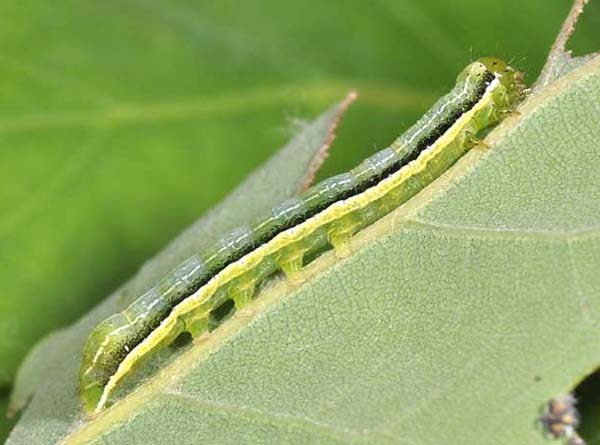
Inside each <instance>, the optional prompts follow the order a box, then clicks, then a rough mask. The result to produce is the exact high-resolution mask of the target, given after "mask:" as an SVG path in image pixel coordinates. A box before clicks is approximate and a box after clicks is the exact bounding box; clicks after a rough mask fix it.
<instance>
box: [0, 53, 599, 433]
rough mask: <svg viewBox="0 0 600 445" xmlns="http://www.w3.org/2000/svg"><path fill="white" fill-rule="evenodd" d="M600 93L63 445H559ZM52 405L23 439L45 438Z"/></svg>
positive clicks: (565, 98) (592, 200)
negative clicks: (559, 402)
mask: <svg viewBox="0 0 600 445" xmlns="http://www.w3.org/2000/svg"><path fill="white" fill-rule="evenodd" d="M599 91H600V58H596V59H593V60H592V61H590V62H588V63H586V64H584V65H583V66H581V67H579V68H577V69H575V70H573V71H571V72H570V73H569V74H567V75H566V76H564V77H563V78H561V79H559V80H558V81H556V82H554V83H553V84H551V85H549V86H548V87H546V88H545V89H543V90H542V91H540V92H539V93H538V94H536V95H534V96H532V97H530V98H529V99H528V100H527V101H526V103H524V104H523V106H522V107H521V109H520V110H519V111H520V116H513V117H510V118H507V119H506V120H505V121H504V123H503V124H502V125H501V126H500V127H498V128H497V129H496V130H495V131H494V132H492V133H491V134H490V135H489V137H488V138H487V139H486V142H487V143H488V144H489V145H490V146H491V148H490V149H489V150H480V149H476V150H473V151H471V152H470V153H469V154H468V155H467V156H465V157H464V158H463V159H462V160H461V161H459V163H458V164H457V165H456V166H455V167H453V168H452V169H451V170H450V171H449V172H448V173H447V174H445V175H444V176H443V177H442V178H440V180H438V181H436V182H435V183H434V184H433V185H432V186H430V187H428V188H427V189H426V190H425V191H424V193H421V194H420V195H418V197H416V198H415V199H413V200H411V201H410V202H409V203H407V205H405V206H402V207H401V208H400V209H398V210H397V211H396V212H394V213H393V214H391V215H390V216H389V217H386V218H384V219H383V220H381V221H380V222H378V223H376V224H374V225H373V226H371V227H370V228H369V229H367V230H365V231H364V232H362V233H361V234H359V235H358V236H357V237H356V238H355V240H354V241H353V251H354V253H353V255H351V256H350V257H348V258H346V259H344V260H341V261H338V260H336V259H335V256H334V255H333V254H330V253H328V254H325V255H323V256H322V257H320V258H318V259H317V260H316V261H314V262H313V263H311V264H310V265H309V266H308V268H307V272H308V274H309V276H310V278H309V279H308V280H307V281H306V282H305V283H304V284H303V285H301V286H298V287H292V286H291V285H290V284H289V283H287V282H286V281H283V280H275V281H274V282H273V283H272V284H271V285H270V286H269V287H268V288H267V289H265V290H264V291H263V292H261V294H260V296H259V297H258V298H257V299H256V300H255V301H254V302H253V304H252V305H251V306H250V307H249V308H248V310H247V311H243V312H242V313H238V314H236V315H235V316H234V317H233V318H232V319H231V320H229V321H227V322H226V323H225V324H224V325H223V326H221V327H220V328H219V329H217V330H216V331H215V332H214V333H212V334H211V336H210V337H209V339H208V340H202V341H198V342H197V343H196V344H194V345H193V346H191V347H189V348H188V349H186V350H184V351H183V352H182V353H180V354H179V355H177V356H175V357H172V360H167V361H166V362H165V365H164V366H162V367H161V369H160V370H159V371H158V372H156V373H154V374H152V375H151V376H150V377H149V378H148V379H147V380H146V381H145V382H144V383H143V384H142V385H140V386H139V387H138V388H137V389H136V390H135V391H134V392H132V393H130V394H129V395H128V396H126V397H124V398H123V399H121V400H120V401H119V402H117V403H116V404H115V405H114V406H113V407H112V408H110V409H109V410H107V411H106V412H104V413H103V414H101V415H100V416H98V417H97V418H95V419H92V420H90V421H88V422H86V423H83V424H81V423H77V422H76V425H75V424H74V425H72V428H74V429H73V431H72V432H71V433H70V434H68V435H67V436H66V437H63V436H61V437H63V442H62V443H65V444H76V443H86V444H89V443H98V444H100V443H102V444H112V443H115V444H117V443H118V444H126V443H136V441H140V440H142V438H144V437H149V435H150V437H152V438H153V440H154V441H155V443H171V442H177V443H194V442H195V441H197V440H202V441H207V442H213V443H224V442H245V443H261V442H276V443H307V442H308V443H382V444H384V443H419V444H439V443H447V444H452V443H456V444H463V443H479V442H481V441H482V440H484V441H485V442H486V443H490V444H506V443H528V444H536V443H540V444H543V443H546V442H545V439H544V438H543V436H542V435H541V432H540V431H539V430H537V429H536V428H535V421H536V419H537V418H538V416H539V410H540V408H541V407H542V405H543V403H544V402H545V401H546V400H547V399H549V398H551V397H553V396H555V395H557V394H560V393H563V392H566V391H568V390H569V389H570V388H571V387H572V385H573V384H574V383H576V382H577V381H578V380H579V379H581V378H582V377H583V376H584V375H585V374H586V373H587V372H589V371H590V370H591V369H593V367H594V366H595V365H596V364H597V362H598V359H599V357H600V346H598V345H599V344H600V343H598V342H597V341H596V339H597V338H598V335H599V333H600V324H599V322H600V320H599V319H598V313H599V310H600V276H599V275H598V274H597V269H598V265H599V264H600V237H599V233H598V227H599V224H598V223H599V221H600V206H598V205H597V203H599V202H600V196H599V194H600V187H599V183H598V176H597V174H596V172H597V171H598V168H599V167H600V165H598V162H599V161H600V157H598V156H597V153H598V150H600V146H599V144H598V140H600V129H599V128H598V126H597V125H596V124H597V122H598V120H599V118H600V114H599V113H600V111H599V110H598V108H597V103H598V101H599V100H600V93H598V92H599ZM65 335H66V336H67V335H68V334H65ZM48 380H50V381H53V380H52V379H48ZM54 384H56V382H54ZM72 384H73V383H72ZM67 386H68V385H65V388H63V389H66V388H67ZM72 391H74V387H72V388H71V394H70V396H71V397H72V396H73V394H72ZM41 392H42V395H40V396H39V399H38V398H37V397H36V398H35V399H34V401H33V403H32V406H31V408H30V409H29V410H28V411H27V412H26V414H25V417H24V422H22V423H23V424H22V425H21V428H19V427H17V429H16V430H15V432H14V433H13V436H12V437H11V441H9V444H18V443H26V441H25V440H24V438H25V437H27V438H28V439H29V440H31V438H32V437H35V438H36V439H37V440H38V441H37V443H46V442H44V441H43V440H42V439H43V438H47V437H49V433H48V430H47V428H45V427H41V426H40V427H38V428H34V427H33V426H34V424H33V422H34V419H37V421H38V422H39V421H40V419H44V422H41V423H42V424H45V423H47V419H48V416H51V415H52V413H53V411H52V407H51V405H52V404H57V403H60V404H64V403H65V402H64V400H60V397H59V396H60V395H61V394H60V392H54V393H52V391H51V389H50V388H49V387H48V386H45V387H44V390H43V391H41ZM63 397H64V395H63ZM59 400H60V402H59ZM56 408H57V407H54V409H56ZM75 417H76V415H75V414H72V419H71V421H73V419H74V418H75ZM25 432H27V433H28V434H30V435H29V436H25ZM34 432H35V433H34ZM53 440H56V436H54V437H53Z"/></svg>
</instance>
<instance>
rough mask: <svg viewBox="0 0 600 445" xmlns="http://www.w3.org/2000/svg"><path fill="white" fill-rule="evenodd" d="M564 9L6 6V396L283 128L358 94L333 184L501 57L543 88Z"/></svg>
mask: <svg viewBox="0 0 600 445" xmlns="http://www.w3.org/2000/svg"><path fill="white" fill-rule="evenodd" d="M568 7H569V1H568V0H563V1H555V2H548V1H547V0H530V1H527V2H523V1H522V0H507V1H502V2H482V1H479V0H457V1H452V2H439V1H438V0H410V1H409V0H401V1H400V0H379V1H377V2H374V3H373V2H364V1H346V0H343V1H342V0H336V1H332V2H322V1H317V0H302V1H298V0H292V1H285V2H282V1H280V0H277V1H275V0H260V1H252V2H240V1H238V0H222V1H218V2H192V1H189V0H175V1H164V0H152V1H150V0H133V1H125V2H123V1H115V0H106V1H99V2H81V1H75V0H56V1H51V2H48V1H47V0H33V1H28V2H26V3H24V2H2V3H1V4H0V16H1V17H2V18H3V20H2V26H1V27H0V79H1V80H2V82H1V87H0V282H1V283H2V288H1V290H0V292H1V294H0V387H5V386H6V385H8V384H9V383H10V382H11V381H12V378H13V376H14V372H15V370H16V366H17V364H18V363H19V361H20V360H21V359H22V358H23V357H24V355H25V353H26V351H27V350H28V349H29V348H30V347H31V345H32V344H33V342H34V341H35V340H37V339H38V338H40V337H41V336H42V335H43V334H44V333H46V332H48V331H49V330H50V329H53V328H57V327H60V326H63V325H65V324H66V323H68V322H71V321H73V320H75V319H76V318H77V316H78V315H79V314H81V313H82V312H84V311H85V310H86V309H88V308H90V307H91V306H92V305H93V304H94V303H95V302H97V301H99V299H100V298H102V297H104V296H105V295H107V294H108V293H109V292H111V291H112V290H113V289H115V288H116V287H117V286H119V285H120V284H121V283H122V282H124V281H125V279H126V278H128V277H129V276H131V275H132V274H133V273H134V271H135V270H136V269H137V268H138V267H139V265H140V264H142V262H143V261H144V260H145V259H147V258H148V257H149V256H150V255H151V254H153V253H154V252H155V251H157V250H158V249H159V247H161V246H162V245H164V244H165V243H166V242H167V241H168V240H169V239H171V238H172V237H173V236H174V235H175V234H176V233H178V232H179V231H180V230H181V229H182V228H183V227H185V226H186V225H187V224H189V223H190V222H191V221H193V220H194V219H196V218H197V216H198V215H199V214H201V213H202V212H203V211H204V210H205V209H207V208H208V207H209V206H210V205H212V204H214V203H216V202H217V201H218V200H219V199H220V198H221V197H222V196H224V194H225V192H226V191H227V190H230V189H231V188H232V187H233V186H234V185H235V184H237V183H239V181H240V179H241V178H242V177H243V176H244V175H245V174H247V173H248V172H249V171H251V169H252V168H253V167H255V166H256V165H258V163H259V162H261V161H262V160H264V159H266V157H267V156H268V154H269V153H270V152H272V150H273V149H274V148H275V147H277V146H279V145H280V144H281V143H283V141H284V140H285V138H286V135H285V134H284V132H282V131H280V130H278V128H280V127H281V122H282V117H283V116H284V115H290V116H298V115H307V114H309V113H310V114H314V113H315V112H316V111H317V110H321V109H323V108H324V107H325V105H326V104H328V103H331V102H332V101H334V100H336V99H337V98H338V97H340V95H342V94H343V93H344V92H345V91H347V90H348V89H349V88H354V87H355V88H358V89H359V90H360V93H361V97H362V101H361V104H360V105H359V106H358V107H357V110H356V111H355V112H353V113H352V115H351V116H350V117H349V125H347V126H346V131H344V133H343V134H342V135H341V139H340V146H346V147H348V150H343V151H342V150H340V151H337V152H336V153H335V154H334V155H333V156H332V160H331V161H332V162H330V163H328V165H327V166H326V168H325V174H329V173H331V172H333V171H339V170H341V169H345V168H348V167H350V166H351V165H352V164H354V163H356V162H357V161H359V160H360V159H361V158H364V157H365V156H366V155H367V154H369V153H372V152H373V149H374V146H378V147H381V146H383V144H385V143H387V142H389V141H390V140H391V139H393V137H394V136H395V135H396V134H397V133H398V132H399V130H400V129H402V128H404V127H405V126H406V125H407V124H408V123H410V122H412V121H413V120H414V118H415V117H416V116H417V115H418V114H420V112H422V111H423V110H424V109H425V107H427V106H428V105H429V103H430V102H431V101H432V100H434V99H435V98H436V97H437V96H438V95H439V94H440V93H441V92H443V91H445V90H446V89H447V87H448V86H449V85H450V84H451V83H452V80H453V76H455V75H456V73H457V72H458V71H459V70H460V69H461V68H462V67H463V66H464V65H465V64H466V63H467V62H469V61H470V60H471V59H472V58H474V57H478V56H481V55H487V54H490V53H493V54H497V55H499V56H502V57H506V58H509V59H512V60H513V61H514V63H515V64H516V65H517V66H519V67H521V68H522V69H524V70H525V71H526V72H528V73H531V74H535V73H536V72H537V70H538V69H539V67H540V66H541V63H542V61H543V59H544V56H545V53H546V48H547V47H548V46H549V45H550V43H551V41H552V38H553V35H554V33H555V30H556V29H557V28H558V26H559V24H560V21H561V20H562V18H563V16H564V13H565V12H566V10H567V9H568ZM315 11H318V13H315ZM588 28H589V29H588V32H587V33H586V32H583V33H582V34H581V37H580V39H581V41H582V42H583V44H584V45H585V44H589V43H590V42H593V40H592V37H593V36H595V28H594V27H593V26H589V27H588ZM530 79H531V77H530Z"/></svg>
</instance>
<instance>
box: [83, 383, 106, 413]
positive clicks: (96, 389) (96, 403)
mask: <svg viewBox="0 0 600 445" xmlns="http://www.w3.org/2000/svg"><path fill="white" fill-rule="evenodd" d="M103 392H104V386H103V385H101V384H100V383H96V384H92V385H90V386H87V387H86V388H82V389H81V392H80V397H81V402H82V404H83V408H84V409H85V412H86V413H87V414H88V415H90V416H93V415H96V414H98V413H99V412H100V411H101V410H102V406H100V400H101V399H102V393H103Z"/></svg>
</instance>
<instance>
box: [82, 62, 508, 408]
mask: <svg viewBox="0 0 600 445" xmlns="http://www.w3.org/2000/svg"><path fill="white" fill-rule="evenodd" d="M499 77H500V75H499V74H495V76H494V80H493V81H492V82H490V84H489V85H488V86H487V87H486V90H485V92H484V94H483V95H482V97H481V98H480V99H479V100H478V102H477V103H476V104H475V105H474V106H473V107H471V109H470V110H468V111H466V112H465V113H463V114H462V115H461V116H460V117H459V118H458V119H457V120H456V121H455V122H454V123H453V124H452V125H451V126H450V128H449V129H448V130H446V132H444V134H443V135H442V136H440V137H439V138H438V139H437V140H436V141H435V142H434V143H433V144H431V145H430V146H429V147H427V148H426V149H425V150H423V151H422V152H421V153H420V154H419V156H418V157H417V158H416V159H414V160H413V161H411V162H409V163H408V164H407V165H405V166H403V167H402V168H401V169H400V170H398V171H396V172H395V173H393V174H392V175H390V176H388V177H387V178H385V179H383V180H381V181H380V182H379V183H378V184H376V185H375V186H373V187H371V188H369V189H367V190H365V191H364V192H362V193H359V194H358V195H354V196H352V197H350V198H347V199H345V200H341V201H337V202H335V203H333V204H331V205H330V206H329V207H327V208H326V209H324V210H323V211H321V212H319V213H317V214H316V215H314V216H312V217H310V218H308V219H306V220H305V221H303V222H301V223H300V224H298V225H296V226H294V227H291V228H289V229H287V230H285V231H283V232H281V233H279V234H278V235H276V236H275V237H274V238H272V239H271V240H270V241H268V242H266V243H265V244H263V245H262V246H259V247H257V248H256V249H254V250H253V251H252V252H250V253H248V254H247V255H244V256H243V257H242V258H240V259H239V260H237V261H235V262H233V263H231V264H229V265H228V266H226V267H225V268H224V269H223V270H221V271H220V272H219V273H217V274H216V275H215V276H213V277H212V278H211V279H210V280H209V281H208V282H207V283H206V284H205V285H203V286H202V287H201V288H200V289H198V290H197V291H196V292H194V293H193V294H192V295H190V296H189V297H187V298H186V299H185V300H183V301H182V302H180V303H179V304H178V305H176V306H175V307H174V308H173V309H172V310H171V313H170V314H169V315H168V316H167V317H166V318H165V319H164V320H163V321H162V322H161V324H160V325H159V326H158V327H157V328H156V329H155V330H154V331H152V332H151V333H150V334H149V335H148V336H147V337H146V338H145V339H144V340H143V341H142V342H140V343H139V344H138V345H137V346H136V347H134V348H133V349H132V350H131V351H129V353H128V354H127V355H126V356H125V358H124V359H123V361H121V363H120V364H119V366H118V368H117V370H116V371H115V373H114V374H113V375H112V376H111V377H110V379H109V380H108V382H107V383H106V385H105V387H104V388H103V391H102V395H101V397H100V400H99V401H98V403H97V405H96V408H95V411H94V412H95V413H99V412H100V411H102V409H103V408H104V406H105V404H106V402H107V400H108V397H109V395H110V394H111V393H112V391H113V389H114V388H115V387H116V385H117V384H118V383H119V382H120V380H121V379H122V378H123V377H124V376H125V375H127V372H128V371H129V370H130V369H132V366H133V365H134V364H135V362H136V361H137V359H138V356H139V357H142V356H144V355H145V353H146V352H149V351H150V350H151V349H152V347H153V346H154V345H155V344H157V343H158V342H159V341H160V340H162V338H164V333H168V332H169V329H168V328H169V327H172V325H174V324H175V322H176V321H177V320H178V319H179V317H181V316H184V315H186V314H188V313H189V312H191V311H192V310H194V309H195V308H197V307H198V306H199V304H201V303H202V302H203V301H205V300H206V299H207V298H209V297H210V296H211V295H213V294H214V292H215V291H216V290H217V289H218V288H219V287H220V286H222V285H223V284H224V283H222V282H221V277H223V276H225V277H230V280H229V281H231V280H233V279H235V278H237V277H239V276H240V275H242V274H243V273H245V272H247V271H248V270H251V269H252V268H254V267H256V266H257V265H258V263H260V261H261V260H262V259H263V258H265V257H267V256H269V255H272V254H274V253H276V252H277V251H278V250H280V249H281V247H282V246H287V245H289V244H292V243H293V242H294V241H297V240H299V239H302V238H304V237H305V236H306V235H309V234H310V233H312V231H314V230H315V229H316V228H318V227H321V226H323V225H326V224H329V223H331V222H334V221H336V220H338V219H340V218H342V217H344V216H345V215H347V214H349V213H351V212H352V211H355V210H358V209H361V208H364V207H365V206H367V205H369V204H370V203H371V202H373V201H375V200H376V199H379V198H381V197H383V196H385V195H386V194H387V193H389V192H390V191H391V190H392V189H393V188H394V187H395V186H396V185H398V184H400V183H402V182H403V181H404V180H405V179H406V178H408V177H410V176H412V175H414V174H415V173H416V172H412V169H413V167H415V165H417V164H419V165H420V166H421V168H420V170H423V169H424V168H426V164H427V161H429V160H430V159H431V158H432V157H433V156H434V155H436V154H437V153H439V152H440V151H441V150H443V148H444V147H445V146H446V145H444V141H445V139H447V138H448V137H449V136H452V135H456V134H458V133H459V131H460V129H462V128H464V127H465V126H466V125H467V124H468V123H469V122H470V121H471V119H472V116H473V115H474V114H475V112H477V111H478V110H479V109H480V108H482V107H483V106H484V105H485V104H486V103H488V102H490V101H492V93H493V91H494V90H495V89H496V88H497V87H498V85H499V84H500V81H499ZM467 84H468V82H466V84H465V88H466V85H467ZM459 94H464V91H463V92H461V93H459ZM452 140H453V139H452ZM420 170H419V171H420ZM169 325H171V326H169ZM154 340H156V341H154ZM105 343H106V341H105V342H103V344H102V345H101V346H100V348H99V351H98V352H97V353H96V355H95V357H94V360H93V361H92V364H91V365H90V367H89V368H88V370H89V369H91V368H92V367H93V366H94V365H95V363H96V360H97V358H98V357H99V356H100V355H101V353H100V350H101V349H104V347H105V346H106V344H105ZM86 372H87V371H86Z"/></svg>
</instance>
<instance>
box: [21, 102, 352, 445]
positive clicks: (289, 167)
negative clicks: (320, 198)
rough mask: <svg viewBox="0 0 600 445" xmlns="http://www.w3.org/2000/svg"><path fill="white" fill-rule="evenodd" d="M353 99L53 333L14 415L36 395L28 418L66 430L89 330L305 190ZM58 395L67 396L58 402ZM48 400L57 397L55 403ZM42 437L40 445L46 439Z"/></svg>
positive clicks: (34, 354)
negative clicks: (49, 417)
mask: <svg viewBox="0 0 600 445" xmlns="http://www.w3.org/2000/svg"><path fill="white" fill-rule="evenodd" d="M353 99H354V93H352V94H350V95H348V97H347V98H346V99H345V100H344V101H343V102H341V103H340V104H338V105H336V106H334V107H332V108H331V109H330V110H329V111H327V112H326V113H324V114H323V115H322V116H321V117H320V118H319V119H317V120H315V121H314V122H312V123H311V124H309V125H304V127H303V128H302V130H301V131H300V132H299V133H298V134H297V135H296V136H295V137H294V138H293V139H292V140H291V141H290V142H289V143H288V144H287V145H286V146H285V147H284V148H282V149H281V150H280V151H279V153H278V154H277V155H276V156H274V157H272V158H271V159H270V160H269V162H268V163H266V164H265V165H264V166H263V167H262V168H260V169H259V170H257V171H256V172H255V173H254V174H252V175H251V176H250V177H249V178H248V179H246V180H245V181H244V183H243V184H241V185H240V186H239V187H238V188H237V190H236V191H235V192H233V193H232V194H231V195H230V196H229V197H228V198H227V199H225V200H224V201H223V202H222V203H221V204H220V205H219V206H217V207H216V208H215V209H213V210H212V211H211V212H209V213H208V214H207V215H206V216H204V217H203V218H201V219H200V220H198V221H197V222H196V223H194V224H193V225H192V226H191V227H190V228H188V229H187V230H186V231H184V232H183V233H182V234H181V235H180V236H179V237H177V239H175V240H174V241H173V242H172V243H171V244H170V245H169V246H167V248H166V249H165V250H164V251H163V252H161V253H160V254H159V255H158V256H157V257H156V258H154V259H152V260H150V261H149V262H147V263H146V264H145V265H144V267H142V269H141V270H140V271H139V273H138V274H137V275H136V276H135V277H134V278H133V279H132V280H131V281H130V282H128V283H127V284H125V285H124V286H123V287H122V288H121V289H119V290H117V291H116V292H115V293H114V294H113V295H112V296H111V297H109V298H108V299H107V300H106V301H105V302H104V303H102V304H101V305H100V306H98V307H97V308H96V309H94V310H93V311H92V312H91V313H90V314H88V315H87V316H86V317H84V318H83V319H82V320H80V322H79V323H77V324H76V325H75V326H73V327H71V328H69V329H67V330H63V331H61V332H57V333H54V334H52V335H50V336H49V337H47V338H46V339H45V340H44V341H42V342H41V343H39V344H38V345H37V346H36V347H35V348H34V349H33V350H32V351H31V353H30V354H29V356H28V358H27V359H26V361H25V363H24V364H23V365H22V366H21V368H20V370H19V374H18V376H17V381H16V386H15V389H14V391H13V393H12V396H11V403H10V412H11V413H14V412H16V411H18V410H20V409H21V408H22V407H23V406H24V405H25V404H26V403H27V402H28V400H29V399H30V398H31V397H32V396H33V395H34V394H35V398H34V400H33V402H32V404H31V407H30V409H28V411H27V413H34V418H35V417H36V416H38V415H39V412H38V413H36V411H37V408H35V407H36V406H38V407H40V406H41V407H42V411H44V410H45V409H47V408H48V406H49V405H48V403H50V405H51V406H52V407H53V408H52V409H53V411H54V414H55V415H56V414H59V415H58V417H57V418H58V419H60V422H57V423H55V424H52V425H49V424H48V423H47V422H44V425H40V426H43V429H45V428H51V429H53V428H56V430H52V431H53V432H54V435H59V434H63V433H64V431H65V427H66V426H68V424H69V422H70V421H71V420H72V419H73V418H74V417H75V416H76V415H77V414H78V409H79V401H78V398H77V396H75V397H73V394H72V390H73V383H74V382H75V381H76V371H77V367H78V365H79V354H80V351H81V348H82V346H83V342H84V340H85V338H86V337H87V334H88V333H89V331H90V330H91V329H92V328H93V327H94V326H95V325H96V324H97V323H98V322H99V321H100V320H102V319H104V318H106V317H107V316H109V315H110V314H113V313H115V312H117V311H119V310H122V309H124V308H125V307H126V306H127V305H128V304H129V303H131V301H133V300H134V299H135V298H136V297H137V296H138V295H140V293H141V292H143V291H145V290H146V289H148V288H149V287H151V286H152V285H153V284H154V283H155V282H156V281H157V280H158V279H159V278H161V277H162V276H164V275H165V274H166V273H167V272H168V271H169V270H171V269H172V268H174V267H176V266H177V265H178V264H179V263H180V262H181V261H183V260H184V259H186V258H188V257H189V256H190V255H191V254H192V253H193V252H197V251H200V250H202V249H203V248H204V247H206V246H207V245H210V244H212V243H213V242H215V241H216V240H217V239H218V238H219V237H220V236H221V234H222V233H223V231H227V230H230V229H232V228H233V227H236V226H238V225H241V224H243V223H245V222H247V221H251V220H254V219H256V218H257V217H258V216H259V215H261V214H262V213H264V212H265V211H267V209H269V208H270V207H271V206H273V205H274V203H277V202H279V201H281V200H282V199H285V198H286V197H290V196H293V195H295V194H296V193H298V191H299V190H301V189H304V188H306V187H307V185H308V183H309V182H311V181H312V179H313V177H314V172H315V171H316V169H318V168H319V166H320V165H321V163H322V162H323V159H324V158H325V157H326V156H327V151H328V149H329V146H330V144H331V141H332V140H333V137H334V131H335V129H336V127H337V124H338V122H339V120H340V118H341V115H342V114H343V112H344V111H345V110H346V107H347V106H348V105H349V103H350V102H351V101H352V100H353ZM59 351H60V352H59ZM57 354H59V355H60V356H61V358H60V359H58V360H57ZM65 365H66V366H65ZM50 375H53V377H50ZM67 376H68V377H67ZM48 385H50V387H49V386H48ZM55 385H58V386H59V387H60V388H58V387H57V386H55ZM55 391H56V392H55ZM58 394H60V395H59V396H58V397H57V395H58ZM45 395H48V396H50V399H48V398H46V396H45ZM40 403H41V405H40ZM27 413H26V414H25V416H24V417H23V419H22V421H21V423H20V425H21V426H23V425H25V429H28V428H29V427H30V426H27V425H28V422H29V421H30V417H29V415H28V414H27ZM18 434H19V430H18V429H17V430H16V431H15V435H14V436H13V438H14V437H15V436H16V437H18ZM46 434H47V431H46V432H44V435H45V436H46V437H45V439H46V440H47V439H51V437H52V435H51V436H47V435H46ZM17 440H18V439H17ZM37 440H39V441H41V440H42V438H41V437H40V438H38V439H36V441H37ZM51 440H52V439H51ZM39 443H41V442H39Z"/></svg>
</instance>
